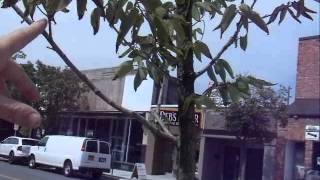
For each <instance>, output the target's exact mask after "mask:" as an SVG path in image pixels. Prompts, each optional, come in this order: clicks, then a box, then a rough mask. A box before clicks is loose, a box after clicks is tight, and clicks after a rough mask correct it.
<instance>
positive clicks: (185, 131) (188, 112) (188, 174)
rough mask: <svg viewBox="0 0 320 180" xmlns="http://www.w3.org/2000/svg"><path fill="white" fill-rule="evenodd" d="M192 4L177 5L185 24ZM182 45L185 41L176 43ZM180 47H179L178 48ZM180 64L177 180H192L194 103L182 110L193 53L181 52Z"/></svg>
mask: <svg viewBox="0 0 320 180" xmlns="http://www.w3.org/2000/svg"><path fill="white" fill-rule="evenodd" d="M192 3H193V1H192V0H190V2H189V5H186V4H188V3H184V4H182V5H178V11H179V12H183V13H182V14H183V17H184V18H185V19H186V22H192V19H191V18H192ZM184 31H185V34H186V39H185V40H186V41H189V42H192V25H191V23H190V24H189V25H187V26H185V28H184ZM178 43H179V44H180V45H183V44H184V43H185V41H180V42H178ZM180 47H181V46H180ZM183 53H184V56H181V57H180V58H181V59H182V61H181V63H179V64H178V67H177V77H178V94H179V96H178V98H179V100H178V110H179V113H178V119H179V122H180V139H179V149H178V152H179V159H178V165H179V166H178V167H179V170H178V177H177V179H178V180H194V178H195V146H196V141H197V139H196V137H197V136H196V135H197V129H196V126H195V124H194V102H191V103H190V105H189V106H188V108H187V109H183V106H184V103H185V100H186V98H187V97H188V96H190V95H193V94H194V82H195V72H194V68H193V52H192V51H191V50H190V51H189V50H184V51H183Z"/></svg>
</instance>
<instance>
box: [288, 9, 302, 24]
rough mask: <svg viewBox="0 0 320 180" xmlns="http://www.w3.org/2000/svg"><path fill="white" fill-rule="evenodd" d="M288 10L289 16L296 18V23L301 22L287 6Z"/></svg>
mask: <svg viewBox="0 0 320 180" xmlns="http://www.w3.org/2000/svg"><path fill="white" fill-rule="evenodd" d="M288 12H289V13H290V15H291V17H292V18H293V19H294V20H296V21H297V22H298V23H301V21H300V20H299V18H298V17H297V16H296V15H295V14H294V12H293V11H292V10H291V9H290V8H288Z"/></svg>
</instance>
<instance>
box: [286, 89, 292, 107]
mask: <svg viewBox="0 0 320 180" xmlns="http://www.w3.org/2000/svg"><path fill="white" fill-rule="evenodd" d="M291 90H292V87H290V85H289V86H288V93H287V94H288V96H287V105H289V103H290V98H291Z"/></svg>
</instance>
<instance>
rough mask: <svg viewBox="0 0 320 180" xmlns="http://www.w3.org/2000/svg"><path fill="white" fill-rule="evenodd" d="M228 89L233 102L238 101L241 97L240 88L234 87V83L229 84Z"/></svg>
mask: <svg viewBox="0 0 320 180" xmlns="http://www.w3.org/2000/svg"><path fill="white" fill-rule="evenodd" d="M227 89H228V92H229V95H230V98H231V100H232V102H237V101H238V100H239V98H240V92H239V90H238V89H237V88H236V87H234V86H233V85H232V84H228V86H227Z"/></svg>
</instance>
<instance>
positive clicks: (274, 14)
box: [267, 4, 285, 24]
mask: <svg viewBox="0 0 320 180" xmlns="http://www.w3.org/2000/svg"><path fill="white" fill-rule="evenodd" d="M284 6H285V5H284V4H282V5H280V6H278V7H276V8H275V9H274V10H273V12H272V13H271V15H270V18H269V21H268V23H267V24H271V23H272V22H274V21H275V20H276V19H277V17H278V14H279V13H280V11H281V10H282V9H283V7H284Z"/></svg>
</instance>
